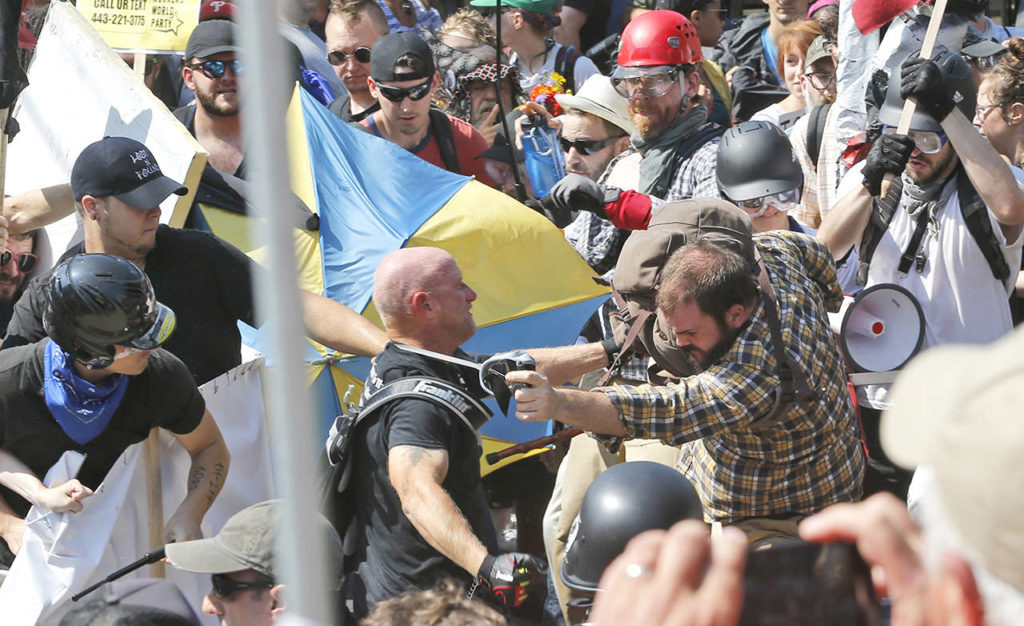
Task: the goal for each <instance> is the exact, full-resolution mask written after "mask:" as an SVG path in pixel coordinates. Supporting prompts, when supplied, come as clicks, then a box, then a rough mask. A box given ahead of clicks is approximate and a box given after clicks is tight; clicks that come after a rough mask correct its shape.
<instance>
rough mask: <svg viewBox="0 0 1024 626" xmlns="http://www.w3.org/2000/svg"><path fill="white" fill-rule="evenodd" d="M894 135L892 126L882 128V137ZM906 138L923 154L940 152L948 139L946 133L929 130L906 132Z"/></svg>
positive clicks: (894, 131) (894, 130)
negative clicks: (911, 140) (912, 141)
mask: <svg viewBox="0 0 1024 626" xmlns="http://www.w3.org/2000/svg"><path fill="white" fill-rule="evenodd" d="M895 133H896V129H895V128H893V127H892V126H883V127H882V134H883V135H893V134H895ZM907 136H908V137H910V138H911V139H913V140H914V146H916V147H917V149H918V150H920V151H921V152H923V153H925V154H935V153H936V152H938V151H939V150H942V146H944V145H946V142H947V141H949V138H948V137H946V133H944V132H942V131H941V130H940V131H937V132H936V131H930V130H911V131H908V132H907Z"/></svg>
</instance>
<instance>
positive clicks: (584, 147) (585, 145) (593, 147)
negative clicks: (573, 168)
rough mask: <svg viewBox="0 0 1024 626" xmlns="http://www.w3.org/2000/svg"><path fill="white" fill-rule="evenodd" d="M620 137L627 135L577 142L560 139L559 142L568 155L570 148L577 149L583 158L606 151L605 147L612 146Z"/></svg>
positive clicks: (579, 140) (578, 140)
mask: <svg viewBox="0 0 1024 626" xmlns="http://www.w3.org/2000/svg"><path fill="white" fill-rule="evenodd" d="M620 137H625V135H615V136H614V137H608V138H607V139H577V140H575V141H570V140H568V139H566V138H565V137H559V138H558V142H559V143H560V144H562V152H566V153H568V152H569V148H576V152H579V153H580V154H582V155H583V156H590V155H592V154H595V153H597V152H600V151H601V150H604V149H605V147H607V146H609V145H611V144H612V143H614V142H615V140H616V139H619V138H620Z"/></svg>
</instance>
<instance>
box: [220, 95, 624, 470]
mask: <svg viewBox="0 0 1024 626" xmlns="http://www.w3.org/2000/svg"><path fill="white" fill-rule="evenodd" d="M287 125H288V137H289V145H288V150H289V156H290V162H291V168H292V171H291V179H292V189H293V191H294V192H295V193H296V194H297V195H298V196H299V197H300V198H301V199H302V200H303V201H304V202H305V203H306V205H307V206H308V207H310V209H312V210H313V211H315V212H317V213H319V215H320V230H319V232H318V233H316V232H313V233H309V232H303V231H299V230H296V242H297V244H298V245H297V253H298V255H299V263H300V268H301V270H300V273H301V276H300V282H301V284H302V286H303V288H306V289H309V290H311V291H316V292H321V291H322V293H323V294H324V295H326V296H328V297H330V298H333V299H334V300H337V301H338V302H341V303H344V304H346V305H348V306H349V307H351V308H352V309H354V310H356V311H360V312H362V313H363V315H365V316H366V317H368V318H369V319H371V320H373V321H374V323H376V324H377V325H378V326H381V323H380V317H379V316H378V314H377V311H376V309H375V308H374V306H373V302H372V299H371V297H372V292H373V273H374V271H375V270H376V268H377V265H378V264H379V263H380V260H381V259H382V258H383V257H384V255H386V254H388V253H389V252H391V251H393V250H397V249H399V248H403V247H410V246H436V247H438V248H443V249H445V250H447V251H448V252H450V253H451V254H452V256H454V257H455V259H456V260H457V261H458V263H459V267H460V268H461V269H462V272H463V276H464V279H465V281H466V283H467V284H469V285H470V286H471V287H472V288H473V289H474V290H475V291H476V292H477V300H476V302H474V303H473V315H474V317H475V319H476V322H477V326H478V330H477V333H476V335H475V336H474V337H473V338H472V339H471V340H470V341H469V342H467V343H466V345H465V348H466V349H467V350H469V351H471V352H481V353H493V352H500V351H504V350H510V349H513V348H529V347H539V346H559V345H567V344H571V343H573V342H574V341H575V340H576V337H577V336H578V334H579V330H580V329H581V328H582V327H583V324H584V323H585V321H586V319H587V318H588V317H589V316H590V315H591V314H592V313H593V312H594V310H595V309H596V308H597V307H598V306H599V305H600V303H601V302H602V301H604V300H605V299H606V298H607V295H608V290H607V289H606V288H604V287H600V286H598V285H597V284H596V283H595V282H594V281H593V279H592V277H591V274H592V273H591V270H590V268H589V267H588V266H587V265H586V263H585V262H584V261H583V260H582V259H581V258H580V256H579V255H578V254H577V253H576V252H575V251H574V250H573V249H572V248H571V247H570V246H569V245H568V243H567V242H566V241H565V239H564V237H563V236H562V233H561V232H560V231H559V230H558V229H557V228H555V227H554V226H553V225H552V224H551V223H550V222H549V221H548V220H547V219H545V218H544V217H543V216H542V215H540V214H538V213H536V212H534V211H532V210H531V209H529V208H527V207H525V206H523V205H522V204H519V203H518V202H516V201H515V200H513V199H512V198H509V197H508V196H506V195H504V194H503V193H501V192H499V191H496V190H494V189H492V188H490V187H488V186H486V185H484V184H482V183H479V182H476V181H475V180H473V179H472V178H469V177H466V176H459V175H456V174H453V173H451V172H448V171H446V170H443V169H441V168H438V167H435V166H434V165H431V164H430V163H427V162H426V161H423V160H422V159H420V158H419V157H417V156H415V155H413V154H412V153H410V152H408V151H407V150H405V149H403V148H401V147H399V146H397V145H395V144H393V143H391V142H389V141H386V140H384V139H380V138H378V137H375V136H373V135H371V134H369V133H366V132H363V131H361V130H359V129H356V128H353V127H351V126H349V125H348V124H346V123H344V122H343V121H342V120H341V119H339V118H338V117H337V116H335V115H334V114H332V113H331V112H329V111H328V110H327V109H326V108H324V107H323V106H322V105H320V104H319V103H318V102H316V101H315V100H314V99H313V98H312V97H311V96H310V95H309V94H307V93H306V92H305V91H303V90H301V89H297V90H296V95H295V96H294V97H293V99H292V102H291V105H290V107H289V109H288V115H287ZM203 213H204V216H205V217H206V219H207V222H208V223H209V224H210V227H211V229H212V230H213V231H214V232H215V233H217V234H218V235H221V236H224V237H225V238H228V239H229V240H231V241H232V242H233V243H236V245H239V244H241V245H240V246H239V247H241V248H242V249H243V250H245V251H246V252H248V253H250V254H252V255H253V256H254V258H256V259H257V260H258V259H259V257H260V254H259V253H260V251H259V250H257V249H253V246H252V245H250V243H249V242H248V240H247V237H246V236H245V235H244V234H243V229H242V228H241V227H240V225H239V224H240V220H245V219H247V218H243V217H239V216H232V215H230V214H228V213H227V212H222V211H217V210H216V209H209V208H204V210H203ZM318 349H319V351H320V355H322V359H320V364H321V365H320V366H319V367H318V368H314V370H313V372H312V376H313V377H314V383H313V386H314V388H315V389H316V390H317V392H318V393H319V394H320V395H321V404H322V405H323V406H325V407H326V409H325V413H324V433H325V434H326V430H327V425H329V424H330V423H331V422H332V421H333V419H334V416H335V415H336V414H337V411H338V410H340V408H339V407H340V399H341V398H343V397H344V395H345V394H346V393H347V392H348V391H349V389H350V387H351V390H352V391H351V394H350V396H351V397H350V400H351V401H357V399H358V397H359V392H360V389H361V386H362V381H363V379H364V378H365V376H366V374H367V372H368V370H369V360H368V359H363V358H355V357H347V356H346V357H343V356H340V355H336V354H334V353H332V352H331V351H329V350H326V349H324V348H322V347H321V346H318ZM328 363H329V366H328V365H327V364H328ZM492 408H493V409H494V412H495V417H494V418H493V419H491V420H490V422H488V423H487V424H486V425H485V426H484V427H483V429H482V431H483V434H484V454H485V455H486V454H487V453H489V452H493V451H496V450H500V449H502V448H504V447H506V446H508V445H511V444H512V443H518V442H523V441H528V440H531V439H535V438H537V437H542V436H544V435H547V434H550V428H551V424H550V422H547V423H523V422H520V421H518V420H516V419H514V418H506V417H504V416H502V415H501V414H500V412H499V411H498V410H497V408H496V407H495V406H494V404H493V403H492ZM512 460H515V459H514V458H513V459H512ZM503 464H504V463H502V464H499V465H498V466H500V465H503ZM498 466H495V467H498ZM485 469H494V468H485Z"/></svg>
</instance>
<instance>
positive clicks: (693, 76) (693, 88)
mask: <svg viewBox="0 0 1024 626" xmlns="http://www.w3.org/2000/svg"><path fill="white" fill-rule="evenodd" d="M683 88H684V89H686V100H685V102H688V101H690V100H692V99H693V98H694V97H695V96H696V95H697V94H698V93H700V70H699V69H698V70H694V71H692V72H690V73H689V74H688V75H686V76H685V77H684V80H683ZM685 102H684V104H685Z"/></svg>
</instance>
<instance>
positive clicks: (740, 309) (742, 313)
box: [725, 304, 750, 330]
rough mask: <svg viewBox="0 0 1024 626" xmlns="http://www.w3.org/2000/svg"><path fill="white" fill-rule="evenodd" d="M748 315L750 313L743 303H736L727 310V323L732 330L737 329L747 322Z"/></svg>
mask: <svg viewBox="0 0 1024 626" xmlns="http://www.w3.org/2000/svg"><path fill="white" fill-rule="evenodd" d="M748 317H750V313H749V312H748V311H747V307H745V306H743V305H742V304H734V305H732V306H731V307H729V308H728V309H726V310H725V323H726V325H727V326H728V327H729V328H730V329H732V330H737V329H738V328H739V327H740V326H743V325H744V324H746V323H747V318H748Z"/></svg>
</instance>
